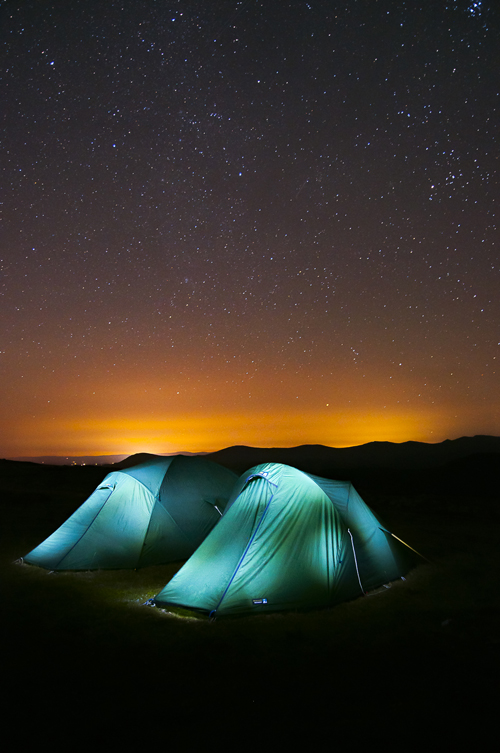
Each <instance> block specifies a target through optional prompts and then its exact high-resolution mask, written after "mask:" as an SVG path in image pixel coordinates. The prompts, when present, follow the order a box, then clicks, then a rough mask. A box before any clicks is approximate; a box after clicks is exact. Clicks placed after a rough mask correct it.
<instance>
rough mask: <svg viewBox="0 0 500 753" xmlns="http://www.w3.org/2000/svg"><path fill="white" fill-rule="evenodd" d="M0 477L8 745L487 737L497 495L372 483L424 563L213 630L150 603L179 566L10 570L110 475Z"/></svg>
mask: <svg viewBox="0 0 500 753" xmlns="http://www.w3.org/2000/svg"><path fill="white" fill-rule="evenodd" d="M1 470H2V474H1V476H0V492H1V496H0V516H1V517H0V524H1V533H0V545H1V548H0V565H1V587H2V594H1V609H2V619H1V630H2V635H1V638H2V640H1V647H2V654H3V658H2V672H1V676H2V685H3V688H4V696H6V698H5V697H4V701H3V711H4V718H5V719H6V720H7V723H6V724H4V735H5V730H8V733H9V737H10V736H11V735H13V737H14V738H15V740H16V747H19V748H26V747H27V746H28V745H32V744H33V742H35V743H36V744H37V745H39V744H43V745H48V746H50V747H51V748H52V749H54V748H55V747H60V745H61V743H63V744H64V746H65V747H72V748H76V749H79V748H81V747H87V746H88V744H89V743H91V744H92V745H96V746H101V745H103V744H108V743H109V744H113V745H116V744H117V743H118V744H121V745H123V744H125V745H126V746H127V747H132V746H135V745H137V744H139V745H141V746H143V745H147V746H155V747H156V746H158V745H160V746H161V747H162V748H163V747H168V748H170V749H175V750H177V749H179V747H180V746H181V745H182V746H183V747H186V748H188V749H189V748H193V747H196V748H200V747H201V746H202V747H203V748H205V747H208V748H209V749H211V748H215V747H217V748H224V749H245V748H250V747H252V748H253V747H259V748H262V749H264V750H266V749H268V748H271V747H272V748H278V749H284V748H288V747H293V743H294V742H295V741H298V742H300V744H301V746H302V745H303V744H304V743H305V744H306V745H307V746H308V748H310V747H312V746H313V745H314V746H316V745H320V746H321V748H323V747H326V746H327V747H328V748H330V747H331V748H332V749H333V748H335V746H337V745H338V744H339V743H341V744H342V745H343V747H344V746H346V745H349V749H350V750H357V749H358V748H360V747H361V746H363V747H365V745H366V744H374V743H376V744H378V743H380V742H381V741H383V744H384V746H385V747H386V748H388V749H390V750H394V749H399V748H401V749H417V748H418V749H419V750H423V749H426V750H429V749H438V748H439V749H446V750H450V749H451V747H452V746H455V745H457V744H460V747H463V744H464V743H465V741H467V743H470V742H473V743H474V745H475V748H476V749H477V748H478V747H482V743H483V740H484V741H485V740H486V739H487V738H488V736H489V734H490V733H492V732H495V730H496V727H497V706H498V687H499V683H498V672H499V668H500V662H499V658H500V632H499V628H500V618H499V617H500V606H499V586H500V575H499V573H500V568H499V564H500V556H499V539H500V536H499V522H500V518H499V501H498V497H497V498H496V499H495V498H493V497H491V496H490V497H489V498H485V497H484V495H481V496H477V497H474V496H473V495H471V494H470V493H467V494H464V495H460V494H456V493H455V494H453V495H451V496H446V495H439V496H436V495H432V494H431V493H429V494H427V495H425V494H424V495H423V494H419V495H418V496H412V495H411V494H407V495H405V496H401V495H399V496H398V495H397V494H393V495H387V494H384V495H380V494H378V493H377V489H375V488H374V489H372V490H370V489H369V488H367V489H365V490H363V493H364V497H365V499H366V501H367V502H368V504H370V505H371V506H372V507H373V508H374V509H375V510H376V512H377V513H378V514H380V515H381V516H382V518H383V520H384V521H385V522H386V523H387V525H388V526H389V527H390V529H391V530H393V531H394V532H395V533H396V534H397V535H398V536H400V537H401V538H402V539H404V540H405V541H407V542H408V543H410V544H411V545H412V546H413V547H415V548H416V549H417V550H419V551H420V552H421V553H422V554H424V555H425V556H426V557H427V558H429V559H430V560H432V564H428V563H426V562H424V561H422V564H421V565H420V566H418V567H417V568H416V569H415V570H413V571H412V572H410V573H409V574H408V577H407V580H406V581H405V582H403V581H398V582H397V583H394V584H391V587H390V588H381V589H379V590H378V592H376V593H374V594H372V595H369V596H366V597H364V598H360V599H358V600H356V601H353V602H351V603H348V604H343V605H340V606H337V607H335V608H334V609H331V610H325V611H321V612H313V613H307V614H279V615H268V616H262V617H254V618H248V619H242V618H240V619H235V620H228V621H223V620H221V621H217V622H214V623H209V622H205V621H198V620H193V619H186V618H179V617H175V616H172V615H169V614H168V613H165V612H162V611H160V610H157V609H154V608H150V607H145V606H142V604H143V602H144V601H146V599H147V598H149V597H151V596H154V595H155V593H157V592H158V591H159V590H160V589H161V588H162V587H163V586H164V585H165V583H166V582H167V581H168V580H169V579H170V578H171V577H172V575H173V574H174V573H175V571H176V569H177V568H178V567H179V566H180V563H178V564H176V565H175V566H166V567H157V568H147V569H145V570H142V571H139V572H126V571H119V572H112V573H110V572H92V573H73V574H71V573H67V574H48V573H47V572H45V571H43V570H39V569H37V568H31V567H29V566H26V565H18V564H13V562H14V560H16V559H17V558H18V557H20V556H22V555H24V554H26V553H27V552H28V551H29V550H30V549H32V548H33V547H34V546H36V545H37V544H38V543H40V541H41V540H43V539H44V538H45V537H46V536H47V535H48V534H50V533H51V532H52V531H53V530H54V528H56V527H57V526H58V525H59V524H60V523H61V522H63V521H64V520H65V519H66V518H67V517H68V515H69V514H70V513H71V512H72V511H73V510H74V509H75V508H76V507H77V506H78V505H79V504H81V502H83V501H84V499H85V498H86V497H87V496H88V495H89V494H90V493H91V492H92V491H93V489H94V488H95V486H96V485H97V483H98V482H99V481H100V479H101V478H102V477H103V476H104V475H105V473H106V469H104V470H103V469H96V468H88V469H86V470H82V469H78V468H63V469H51V468H44V469H43V471H42V470H40V469H38V470H36V473H35V472H33V470H32V469H31V466H30V464H24V463H19V464H17V465H16V464H14V465H12V464H8V467H7V466H5V464H4V465H3V467H2V469H1ZM41 474H42V475H41Z"/></svg>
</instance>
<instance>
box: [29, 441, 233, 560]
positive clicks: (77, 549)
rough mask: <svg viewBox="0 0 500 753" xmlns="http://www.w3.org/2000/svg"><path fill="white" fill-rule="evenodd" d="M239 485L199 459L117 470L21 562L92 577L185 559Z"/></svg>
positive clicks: (183, 458) (229, 474) (155, 459)
mask: <svg viewBox="0 0 500 753" xmlns="http://www.w3.org/2000/svg"><path fill="white" fill-rule="evenodd" d="M236 480H237V476H236V474H234V473H233V472H232V471H230V470H228V469H227V468H223V467H222V466H220V465H218V464H217V463H213V462H211V461H209V460H206V459H204V458H202V457H199V456H194V457H186V456H184V455H176V456H172V457H155V456H153V457H152V458H151V459H149V460H148V461H147V462H144V463H141V464H140V465H136V466H133V467H131V468H126V469H124V470H118V471H113V472H112V473H109V474H108V475H107V476H106V478H105V479H104V480H103V482H102V483H101V484H100V485H99V486H98V487H97V489H96V490H95V491H94V493H93V494H91V496H90V497H89V498H88V499H87V500H86V502H84V503H83V505H81V507H79V508H78V510H76V512H74V513H73V515H71V517H69V518H68V520H67V521H66V522H65V523H63V524H62V526H60V528H58V529H57V530H56V531H55V532H54V533H53V534H52V535H51V536H49V537H48V538H47V539H45V541H43V542H42V543H41V544H40V545H39V546H37V547H36V549H33V551H31V552H30V553H29V554H28V555H26V557H25V558H24V561H25V562H27V563H29V564H30V565H38V566H40V567H44V568H47V569H49V570H95V569H124V568H139V567H146V566H148V565H159V564H164V563H166V562H174V561H176V560H182V559H186V558H187V557H189V556H190V555H191V554H192V553H193V552H194V550H195V549H196V547H197V546H198V545H199V544H200V543H201V542H202V541H203V539H204V538H205V536H206V535H207V534H208V533H209V531H210V530H211V529H212V528H213V526H214V525H215V524H216V523H217V521H218V520H219V519H220V517H221V515H222V513H223V511H224V508H225V506H226V504H227V501H228V499H229V497H230V494H231V490H232V488H233V486H234V483H235V481H236Z"/></svg>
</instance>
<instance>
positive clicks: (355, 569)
mask: <svg viewBox="0 0 500 753" xmlns="http://www.w3.org/2000/svg"><path fill="white" fill-rule="evenodd" d="M415 560H416V557H415V554H414V553H413V550H410V549H409V548H408V547H407V546H405V545H404V544H403V543H402V542H400V541H399V540H397V539H395V538H394V537H393V536H392V535H391V534H390V533H389V532H388V531H387V529H386V528H385V527H384V526H383V525H382V524H381V523H380V522H379V521H378V520H377V518H376V516H375V515H374V513H373V512H372V511H371V510H370V509H369V507H368V506H367V505H366V504H365V503H364V502H363V500H362V499H361V497H360V496H359V494H358V493H357V492H356V491H355V489H354V488H353V486H352V484H350V483H349V482H343V481H331V480H328V479H323V478H318V477H315V476H311V475H309V474H307V473H302V472H301V471H298V470H296V469H295V468H290V467H289V466H286V465H278V464H269V463H268V464H264V465H259V466H256V467H255V468H252V469H251V470H250V471H248V472H247V473H246V474H244V475H243V476H242V477H241V478H240V479H239V481H238V484H237V485H236V486H235V490H234V492H233V495H232V496H231V499H230V501H229V503H228V506H227V508H226V511H225V513H224V515H223V516H222V518H221V520H220V521H219V523H218V524H217V526H216V527H215V528H214V529H213V531H212V532H211V533H210V534H209V535H208V536H207V538H206V539H205V541H204V542H203V543H202V544H201V545H200V547H199V548H198V549H197V550H196V552H195V553H194V554H193V555H192V557H191V558H190V559H189V560H188V561H187V562H186V563H185V564H184V566H183V567H182V568H181V569H180V570H179V571H178V573H177V574H176V575H175V576H174V578H173V579H172V580H171V581H170V582H169V583H168V584H167V585H166V586H165V588H164V589H163V590H162V591H161V592H160V593H159V594H158V595H157V596H156V597H155V599H154V602H155V604H156V605H158V606H162V607H165V606H167V607H168V606H169V605H175V606H177V607H184V608H187V609H190V610H199V611H201V612H204V613H208V614H210V615H211V616H212V617H215V616H222V615H243V614H254V613H263V612H267V611H277V610H293V609H315V608H321V607H327V606H330V605H333V604H336V603H338V602H341V601H345V600H348V599H353V598H355V597H357V596H360V595H361V594H362V593H363V592H366V591H367V590H369V589H371V588H374V587H376V586H379V585H382V584H383V583H387V582H388V581H391V580H394V579H396V578H398V577H400V576H402V575H403V574H404V573H406V572H407V571H408V570H409V569H410V568H411V567H412V565H414V564H415Z"/></svg>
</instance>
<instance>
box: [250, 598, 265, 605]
mask: <svg viewBox="0 0 500 753" xmlns="http://www.w3.org/2000/svg"><path fill="white" fill-rule="evenodd" d="M252 604H256V605H259V604H267V599H252Z"/></svg>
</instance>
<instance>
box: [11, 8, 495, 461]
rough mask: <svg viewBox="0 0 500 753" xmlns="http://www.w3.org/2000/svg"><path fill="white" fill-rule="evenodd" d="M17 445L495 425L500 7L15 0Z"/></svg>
mask: <svg viewBox="0 0 500 753" xmlns="http://www.w3.org/2000/svg"><path fill="white" fill-rule="evenodd" d="M0 29H1V31H0V34H1V37H0V40H1V50H2V66H1V97H2V100H1V101H2V108H1V118H2V146H1V153H2V164H1V171H2V172H1V175H2V183H1V199H0V200H1V202H2V205H1V209H2V216H3V222H2V231H1V245H0V262H1V264H0V268H1V288H0V316H1V322H2V326H1V342H0V426H1V431H0V456H1V457H17V456H26V455H30V456H36V455H49V454H53V455H65V454H68V455H78V454H80V455H84V454H112V453H128V454H131V453H132V452H141V451H145V452H156V453H168V452H175V451H182V450H185V451H203V450H205V451H210V450H217V449H220V448H222V447H226V446H229V445H232V444H248V445H257V446H294V445H299V444H304V443H321V444H327V445H331V446H337V447H341V446H346V445H355V444H362V443H364V442H368V441H373V440H389V441H394V442H402V441H406V440H419V441H425V442H439V441H442V440H444V439H447V438H448V439H453V438H456V437H459V436H462V435H473V434H499V433H500V411H499V407H500V391H499V379H498V353H499V340H500V333H499V322H500V296H499V290H500V279H499V278H500V275H499V268H500V259H499V243H498V240H499V239H498V229H497V211H498V209H497V207H498V199H499V192H500V189H499V183H498V156H499V147H498V144H499V142H500V139H499V124H500V117H499V109H500V108H499V104H500V96H499V92H500V83H499V80H500V79H499V72H500V55H499V50H500V8H499V6H498V4H497V3H495V2H493V1H492V2H472V3H471V2H466V1H464V2H462V0H457V1H454V0H449V1H446V0H443V1H438V0H437V1H435V2H429V1H427V2H420V3H419V2H409V1H408V2H403V1H401V0H400V1H399V2H395V1H394V0H358V1H355V0H348V1H347V2H342V3H338V2H335V0H329V1H323V0H322V1H320V2H317V1H315V0H310V2H299V1H298V0H297V1H295V2H286V1H284V0H248V1H246V2H237V1H235V0H211V1H210V2H206V0H205V1H202V0H191V1H190V2H189V1H186V2H183V1H182V0H180V1H178V2H175V1H174V2H166V1H162V0H157V1H156V2H155V0H133V1H132V0H129V1H128V2H125V0H122V1H121V2H112V1H108V0H99V2H93V1H92V0H81V1H80V2H78V1H76V0H56V1H54V2H50V1H47V2H39V1H38V0H22V2H21V1H20V0H19V1H18V2H10V1H9V0H7V1H4V2H2V3H1V5H0Z"/></svg>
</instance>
